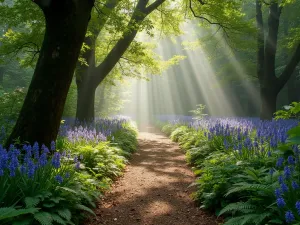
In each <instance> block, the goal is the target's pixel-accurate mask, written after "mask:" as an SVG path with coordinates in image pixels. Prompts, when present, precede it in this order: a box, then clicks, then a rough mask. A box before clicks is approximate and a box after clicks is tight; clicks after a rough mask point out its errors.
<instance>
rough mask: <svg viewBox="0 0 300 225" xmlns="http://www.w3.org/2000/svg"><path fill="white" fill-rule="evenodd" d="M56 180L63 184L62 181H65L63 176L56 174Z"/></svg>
mask: <svg viewBox="0 0 300 225" xmlns="http://www.w3.org/2000/svg"><path fill="white" fill-rule="evenodd" d="M55 180H56V181H57V182H58V183H59V184H61V183H62V182H63V178H62V177H61V176H60V175H56V176H55Z"/></svg>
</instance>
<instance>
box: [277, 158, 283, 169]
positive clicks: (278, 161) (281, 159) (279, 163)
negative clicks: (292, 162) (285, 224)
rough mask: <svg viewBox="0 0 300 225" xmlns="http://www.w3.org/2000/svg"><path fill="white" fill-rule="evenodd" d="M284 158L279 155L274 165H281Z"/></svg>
mask: <svg viewBox="0 0 300 225" xmlns="http://www.w3.org/2000/svg"><path fill="white" fill-rule="evenodd" d="M283 162H284V158H282V157H280V158H279V159H278V160H277V162H276V167H282V165H283Z"/></svg>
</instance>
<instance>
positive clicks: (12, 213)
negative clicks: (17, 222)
mask: <svg viewBox="0 0 300 225" xmlns="http://www.w3.org/2000/svg"><path fill="white" fill-rule="evenodd" d="M38 211H39V209H38V208H28V209H15V208H12V207H7V208H0V220H4V219H8V218H13V217H17V216H20V215H24V214H34V213H36V212H38Z"/></svg>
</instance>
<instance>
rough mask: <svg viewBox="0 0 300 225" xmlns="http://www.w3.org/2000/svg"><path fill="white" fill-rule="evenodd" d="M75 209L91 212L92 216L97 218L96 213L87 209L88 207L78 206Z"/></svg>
mask: <svg viewBox="0 0 300 225" xmlns="http://www.w3.org/2000/svg"><path fill="white" fill-rule="evenodd" d="M75 208H77V209H80V210H84V211H86V212H89V213H90V214H92V215H94V216H96V214H95V213H94V211H93V210H91V209H90V208H89V207H86V206H84V205H81V204H76V205H75Z"/></svg>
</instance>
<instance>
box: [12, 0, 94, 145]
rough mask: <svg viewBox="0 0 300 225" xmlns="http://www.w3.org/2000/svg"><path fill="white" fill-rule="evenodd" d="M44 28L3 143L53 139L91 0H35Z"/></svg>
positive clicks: (49, 140) (86, 22) (84, 30)
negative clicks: (28, 79) (30, 73)
mask: <svg viewBox="0 0 300 225" xmlns="http://www.w3.org/2000/svg"><path fill="white" fill-rule="evenodd" d="M35 3H36V4H38V6H39V7H40V8H41V9H42V10H43V12H44V15H45V20H46V32H45V36H44V41H43V45H42V48H41V53H40V55H39V59H38V62H37V65H36V68H35V71H34V75H33V78H32V81H31V84H30V86H29V89H28V93H27V95H26V98H25V101H24V104H23V107H22V109H21V112H20V115H19V118H18V120H17V122H16V125H15V127H14V129H13V131H12V133H11V135H10V136H9V138H8V140H7V142H6V146H8V145H9V144H10V143H13V142H14V141H15V140H19V141H20V142H21V143H23V142H25V141H27V142H29V143H34V142H35V141H37V142H39V143H40V144H46V145H49V144H50V142H51V141H55V140H56V137H57V133H58V130H59V126H60V121H61V116H62V112H63V108H64V104H65V100H66V97H67V93H68V90H69V87H70V84H71V81H72V77H73V73H74V70H75V66H76V62H77V60H78V56H79V52H80V49H81V46H82V43H83V41H84V37H85V33H86V30H87V26H88V22H89V19H90V15H91V10H92V7H93V5H94V1H92V0H73V1H68V0H60V1H56V0H48V1H45V0H35Z"/></svg>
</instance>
